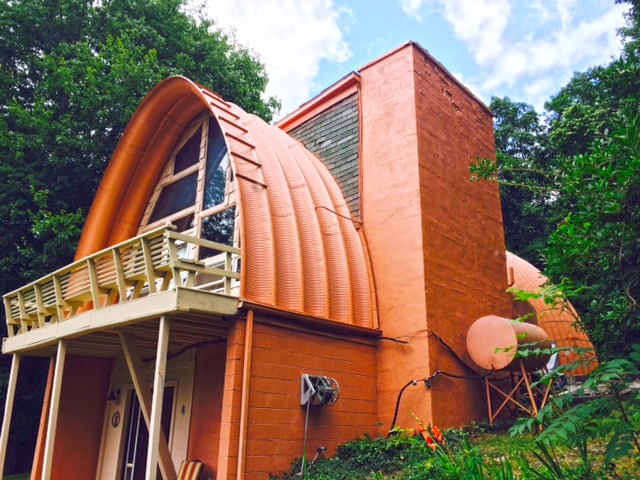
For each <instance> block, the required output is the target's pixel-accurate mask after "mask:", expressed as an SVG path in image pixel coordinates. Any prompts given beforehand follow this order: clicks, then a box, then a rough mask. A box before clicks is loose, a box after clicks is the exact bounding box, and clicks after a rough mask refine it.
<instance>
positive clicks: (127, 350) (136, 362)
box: [119, 332, 176, 480]
mask: <svg viewBox="0 0 640 480" xmlns="http://www.w3.org/2000/svg"><path fill="white" fill-rule="evenodd" d="M119 335H120V343H121V344H122V351H123V352H124V358H125V360H126V361H127V366H128V367H129V373H130V374H131V379H132V380H133V386H134V388H135V390H136V395H137V396H138V400H139V401H140V409H141V411H142V416H143V417H144V421H145V423H146V424H147V429H149V428H150V425H151V403H152V399H151V392H150V391H149V388H148V387H149V384H148V382H147V379H146V375H145V373H144V372H145V369H144V365H143V364H142V360H141V357H140V351H139V349H138V347H137V346H136V341H135V337H134V336H133V335H132V334H130V333H126V332H120V333H119ZM160 432H161V441H160V448H159V455H160V472H161V473H162V478H164V479H167V480H173V479H175V478H176V467H175V465H174V464H173V461H172V460H171V452H169V447H168V445H167V439H166V438H165V437H164V432H162V430H161V431H160Z"/></svg>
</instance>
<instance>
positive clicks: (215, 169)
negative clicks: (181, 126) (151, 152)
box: [139, 116, 238, 263]
mask: <svg viewBox="0 0 640 480" xmlns="http://www.w3.org/2000/svg"><path fill="white" fill-rule="evenodd" d="M236 216H237V211H236V188H235V182H234V175H233V172H232V169H231V168H230V164H229V153H228V151H227V147H226V144H225V141H224V135H223V134H222V131H221V130H220V126H219V125H218V122H217V121H216V120H215V118H212V117H209V116H206V117H201V118H199V119H198V120H196V121H195V122H193V124H192V125H191V126H190V127H189V128H187V129H186V130H185V133H184V135H183V136H182V138H181V139H180V141H178V143H177V144H176V148H175V149H174V151H173V153H172V155H171V156H170V158H169V159H168V160H167V163H166V165H165V167H164V170H163V172H162V174H161V175H160V179H159V180H158V183H157V184H156V187H155V189H154V191H153V193H152V195H151V198H150V200H149V204H148V205H147V208H146V210H145V213H144V216H143V218H142V222H141V224H140V228H139V233H143V232H146V231H149V230H151V229H154V228H157V227H159V226H162V225H165V224H168V223H172V224H174V225H176V227H177V228H178V231H181V232H183V233H186V234H189V235H194V236H197V237H200V238H203V239H206V240H211V241H213V242H217V243H222V244H224V245H229V246H238V233H237V228H236V225H237V222H236ZM219 253H220V252H217V251H215V250H211V249H206V248H199V247H198V248H197V249H196V251H191V252H183V254H184V255H185V256H188V257H191V258H197V259H200V260H208V262H207V263H211V262H215V257H216V256H218V254H219Z"/></svg>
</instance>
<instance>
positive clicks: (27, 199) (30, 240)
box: [0, 0, 279, 471]
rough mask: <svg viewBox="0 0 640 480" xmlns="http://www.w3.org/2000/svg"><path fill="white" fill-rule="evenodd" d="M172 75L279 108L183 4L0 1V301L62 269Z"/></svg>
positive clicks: (265, 108)
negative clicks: (145, 110)
mask: <svg viewBox="0 0 640 480" xmlns="http://www.w3.org/2000/svg"><path fill="white" fill-rule="evenodd" d="M170 75H185V76H187V77H189V78H192V79H193V80H196V81H198V82H199V83H201V84H203V85H205V86H207V87H208V88H211V89H212V90H214V91H216V92H218V93H220V94H221V95H223V96H224V97H225V98H226V99H227V100H229V101H232V102H234V103H237V104H239V105H240V106H242V107H243V108H244V109H245V110H247V111H249V112H252V113H255V114H257V115H260V116H261V117H263V118H264V119H266V120H270V119H271V117H272V115H273V113H274V111H276V110H277V108H278V106H279V104H278V101H277V100H276V99H273V98H271V99H269V100H267V101H263V100H262V94H263V92H264V90H265V87H266V85H267V80H268V79H267V75H266V72H265V69H264V66H263V65H262V64H261V63H260V62H259V60H258V59H257V58H256V56H255V55H254V54H253V53H251V52H250V51H249V50H247V49H246V48H244V47H242V46H241V45H239V44H238V43H237V42H236V40H235V39H234V38H233V37H232V36H229V35H227V34H225V33H223V32H221V31H220V30H219V29H217V28H216V27H215V25H213V24H212V23H211V22H208V21H205V20H203V19H196V18H193V17H192V16H189V15H188V14H187V13H185V2H184V1H183V0H104V1H101V2H93V1H86V0H10V1H9V0H0V185H2V188H0V252H2V253H0V292H2V293H6V292H8V291H11V290H13V289H15V288H16V287H18V286H19V285H22V284H24V283H26V282H28V281H31V280H33V279H35V278H37V277H39V276H41V275H43V274H44V273H46V272H50V271H53V270H55V269H56V268H58V267H59V266H61V265H64V264H66V263H69V262H70V261H71V260H72V258H73V254H74V250H75V247H76V244H77V240H78V238H79V234H80V232H81V229H82V225H83V223H84V219H85V216H86V213H87V211H88V209H89V206H90V203H91V201H92V199H93V196H94V194H95V191H96V188H97V185H98V183H99V181H100V179H101V177H102V173H103V172H104V169H105V167H106V165H107V163H108V161H109V158H110V156H111V154H112V152H113V150H114V149H115V147H116V144H117V142H118V139H119V138H120V136H121V135H122V132H123V131H124V129H125V127H126V124H127V122H128V120H129V119H130V118H131V116H132V114H133V112H134V111H135V109H136V108H137V106H138V104H139V103H140V101H141V100H142V98H143V97H144V96H145V95H146V94H147V93H148V92H149V90H150V89H151V88H152V87H153V86H154V85H155V84H156V83H158V82H159V81H160V80H161V79H163V78H165V77H167V76H170ZM0 323H1V324H2V325H3V327H2V328H3V329H4V321H3V318H0ZM3 362H4V369H5V370H6V359H3ZM2 367H3V365H0V368H2ZM23 372H24V369H23ZM21 381H22V380H21ZM34 382H35V383H36V384H37V383H38V381H36V380H34ZM40 383H41V382H40ZM31 397H32V398H31V399H27V397H26V396H24V395H23V396H22V397H21V398H20V399H19V400H18V402H17V405H18V406H19V410H18V411H17V412H16V417H18V418H19V417H21V415H23V414H25V413H24V412H27V411H29V412H31V418H33V412H38V411H39V406H38V405H37V404H38V402H39V401H41V394H40V395H36V394H32V395H31ZM0 401H1V402H2V403H3V404H4V400H3V399H2V398H0ZM20 408H22V409H23V411H20ZM34 427H35V426H34V425H33V424H32V425H31V426H30V428H26V427H25V426H24V425H23V426H22V427H21V428H20V429H19V431H18V430H16V431H15V432H14V434H13V436H12V440H11V441H12V442H14V441H15V442H17V443H18V444H20V448H16V449H14V451H16V452H20V454H19V455H18V457H19V458H16V457H14V458H13V459H12V461H13V462H14V464H13V465H11V466H10V467H11V468H13V469H14V470H21V469H24V470H26V469H28V468H29V467H30V465H29V464H28V460H29V459H30V457H31V455H30V451H29V450H30V448H31V449H32V448H33V447H32V446H31V447H30V448H26V447H25V444H26V443H28V441H30V440H31V439H35V433H34V430H33V429H34ZM25 442H26V443H25ZM9 470H10V469H9ZM6 471H7V470H6Z"/></svg>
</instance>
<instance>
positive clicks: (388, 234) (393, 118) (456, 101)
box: [361, 44, 510, 428]
mask: <svg viewBox="0 0 640 480" xmlns="http://www.w3.org/2000/svg"><path fill="white" fill-rule="evenodd" d="M361 78H362V88H361V92H362V97H361V98H362V106H361V108H362V156H361V159H362V160H361V161H362V165H361V171H362V189H363V193H362V197H361V198H362V213H363V220H364V223H363V228H364V233H365V236H366V239H367V244H368V246H369V253H370V257H371V262H372V268H373V275H374V279H375V285H376V295H377V301H378V311H379V322H380V328H381V329H382V330H383V332H384V335H385V336H387V337H400V336H402V337H403V339H404V340H406V341H408V342H409V343H408V344H397V343H393V342H380V348H379V356H378V376H379V378H378V386H379V391H380V397H379V405H380V421H381V422H383V423H384V425H385V427H386V428H388V427H389V426H390V423H391V418H392V416H393V410H394V407H395V401H396V398H397V394H398V392H399V390H400V389H401V388H402V386H403V385H404V384H406V383H407V382H408V381H409V380H411V379H421V378H424V377H427V376H429V375H431V374H433V373H434V372H435V371H436V370H438V369H442V370H445V371H448V372H451V373H456V374H468V373H469V372H468V371H466V370H465V369H464V368H461V367H460V366H459V364H458V363H457V362H456V361H455V360H454V358H453V357H452V356H451V355H450V354H449V353H448V352H447V351H446V349H444V348H443V347H442V346H441V345H439V344H438V342H437V341H435V339H434V338H433V337H430V336H429V333H430V332H434V333H436V334H437V335H439V336H440V337H441V338H443V339H444V340H445V341H446V342H447V343H448V344H450V345H451V346H452V347H453V349H454V350H455V351H456V352H459V354H460V355H461V356H463V357H464V356H465V350H466V349H465V346H464V342H465V336H466V330H467V328H468V327H469V326H470V325H471V323H473V321H474V320H476V319H477V318H478V317H480V316H482V315H486V314H488V313H494V314H498V315H508V314H509V313H510V310H509V303H508V299H507V297H506V295H505V294H504V290H505V289H506V287H507V285H506V275H505V271H506V264H505V253H504V239H503V229H502V218H501V212H500V200H499V193H498V187H497V185H495V184H491V183H489V182H482V183H480V182H478V183H472V182H470V181H469V177H470V174H469V165H470V163H471V162H472V161H473V160H474V159H475V158H476V157H479V156H481V157H482V156H488V157H491V158H493V157H494V156H495V150H494V146H493V127H492V122H491V114H490V112H489V111H488V110H487V109H486V107H484V106H483V105H482V104H480V103H479V102H478V101H477V100H476V99H475V98H474V97H472V95H470V94H469V92H468V91H467V90H465V89H464V88H463V87H461V86H460V85H459V84H458V83H457V82H456V81H455V80H454V79H453V77H451V75H450V74H449V73H448V72H446V70H444V68H443V67H442V66H441V65H440V64H438V63H437V62H436V61H435V60H433V59H432V58H431V57H430V56H429V55H428V54H427V53H426V52H425V51H424V50H423V49H422V48H421V47H419V46H417V45H415V44H407V45H404V46H403V47H401V48H399V49H398V50H397V51H396V52H393V54H391V55H389V56H387V57H383V58H382V59H379V60H377V61H375V62H373V63H371V64H369V65H367V66H366V67H364V68H363V69H362V70H361ZM480 387H481V384H480V382H465V381H460V380H452V379H447V378H444V377H439V378H438V379H437V380H436V381H435V382H434V383H433V385H432V388H431V389H427V388H426V387H425V386H424V385H422V384H419V385H418V386H416V387H413V388H410V389H408V390H407V392H406V394H405V396H404V398H403V403H402V408H401V410H400V415H399V422H398V424H399V425H400V426H407V427H409V426H414V424H415V422H414V421H413V420H412V419H411V416H410V413H409V410H413V411H414V412H416V414H418V415H419V416H421V417H422V418H423V419H424V420H425V421H430V422H435V423H438V424H440V425H443V426H450V425H459V424H461V423H465V422H469V421H471V420H473V419H479V418H481V417H482V416H483V415H484V414H485V402H484V398H483V394H482V390H480ZM452 398H456V401H455V402H452V401H451V399H452Z"/></svg>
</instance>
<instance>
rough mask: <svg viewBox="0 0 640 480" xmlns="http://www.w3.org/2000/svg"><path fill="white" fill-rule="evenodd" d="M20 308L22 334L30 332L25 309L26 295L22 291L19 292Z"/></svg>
mask: <svg viewBox="0 0 640 480" xmlns="http://www.w3.org/2000/svg"><path fill="white" fill-rule="evenodd" d="M18 306H19V307H20V332H21V333H22V332H26V331H27V330H28V327H27V309H26V307H25V302H24V293H23V292H22V291H19V292H18Z"/></svg>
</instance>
